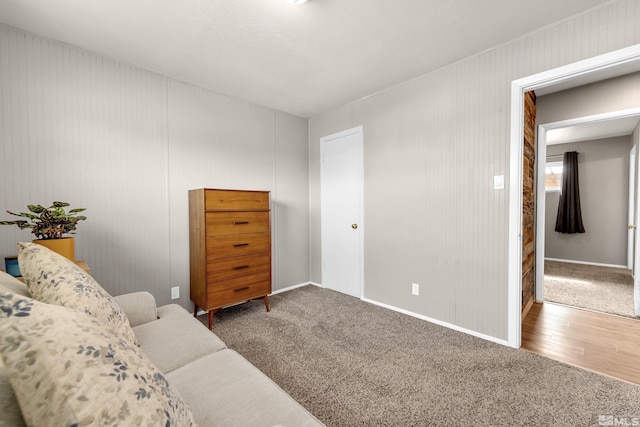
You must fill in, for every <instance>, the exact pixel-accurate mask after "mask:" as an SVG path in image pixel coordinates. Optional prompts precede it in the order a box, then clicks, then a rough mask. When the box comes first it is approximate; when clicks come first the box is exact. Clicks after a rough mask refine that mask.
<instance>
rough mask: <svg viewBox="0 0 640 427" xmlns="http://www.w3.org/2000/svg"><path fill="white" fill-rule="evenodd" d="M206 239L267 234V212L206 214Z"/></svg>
mask: <svg viewBox="0 0 640 427" xmlns="http://www.w3.org/2000/svg"><path fill="white" fill-rule="evenodd" d="M206 222H207V237H211V236H220V235H225V234H244V233H267V232H269V225H270V224H269V212H207V214H206Z"/></svg>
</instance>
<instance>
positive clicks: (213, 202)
mask: <svg viewBox="0 0 640 427" xmlns="http://www.w3.org/2000/svg"><path fill="white" fill-rule="evenodd" d="M269 215H270V210H269V192H268V191H240V190H216V189H204V188H201V189H197V190H190V191H189V256H190V272H191V288H190V289H191V300H192V301H193V302H194V303H195V311H194V315H195V314H196V313H197V312H198V307H200V308H202V309H203V310H206V311H208V312H209V329H211V326H212V324H213V315H214V313H215V312H216V311H218V310H219V309H221V308H223V307H226V306H229V305H232V304H236V303H239V302H243V301H247V300H250V299H255V298H262V299H264V303H265V306H266V308H267V311H269V299H268V295H269V294H270V293H271V227H270V224H271V221H270V218H269Z"/></svg>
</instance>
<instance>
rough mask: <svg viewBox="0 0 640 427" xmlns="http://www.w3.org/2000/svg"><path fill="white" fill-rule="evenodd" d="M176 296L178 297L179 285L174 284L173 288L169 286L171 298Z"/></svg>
mask: <svg viewBox="0 0 640 427" xmlns="http://www.w3.org/2000/svg"><path fill="white" fill-rule="evenodd" d="M178 298H180V287H179V286H174V287H173V288H171V299H178Z"/></svg>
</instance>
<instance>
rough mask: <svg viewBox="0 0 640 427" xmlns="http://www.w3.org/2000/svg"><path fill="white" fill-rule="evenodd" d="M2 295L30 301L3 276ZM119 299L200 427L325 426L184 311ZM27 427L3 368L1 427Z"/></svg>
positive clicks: (134, 297)
mask: <svg viewBox="0 0 640 427" xmlns="http://www.w3.org/2000/svg"><path fill="white" fill-rule="evenodd" d="M3 291H4V292H11V293H14V294H19V295H23V296H29V292H28V290H27V287H26V286H25V285H24V284H22V283H21V282H19V281H18V280H16V279H15V278H13V277H11V276H9V275H8V274H6V273H4V272H0V292H3ZM115 299H116V301H117V303H118V305H120V307H121V308H122V309H123V310H124V312H125V313H126V315H127V318H128V319H129V323H130V324H131V326H132V327H133V331H134V333H135V337H136V339H137V340H138V343H139V345H140V349H141V350H142V351H143V352H144V353H145V354H146V355H147V356H148V357H149V359H151V361H152V362H153V363H155V365H156V367H157V368H158V369H159V370H160V371H161V372H162V373H164V374H165V377H166V379H167V380H168V382H169V383H170V384H171V385H172V386H173V387H174V388H175V389H177V390H178V392H179V393H180V395H181V396H182V398H183V399H184V401H185V402H186V403H187V405H188V406H189V407H190V408H191V411H192V413H193V419H194V420H195V422H196V423H197V425H199V426H203V427H204V426H225V427H229V426H243V427H247V426H290V427H294V426H296V427H298V426H322V425H323V424H322V423H321V422H320V421H318V420H317V419H316V418H315V417H314V416H313V415H311V414H310V413H309V412H307V411H306V410H305V409H304V408H303V407H302V406H301V405H300V404H298V403H297V402H296V401H295V400H293V399H292V398H291V397H290V396H289V395H288V394H287V393H285V392H284V391H283V390H282V389H281V388H280V387H278V386H277V385H276V384H275V383H274V382H273V381H271V380H270V379H269V378H268V377H267V376H266V375H264V374H263V373H262V372H261V371H259V370H258V369H257V368H255V367H254V366H253V365H252V364H251V363H249V362H248V361H247V360H246V359H245V358H243V357H242V356H241V355H239V354H238V353H236V352H235V351H233V350H231V349H229V348H228V347H227V346H226V345H225V343H224V342H222V340H220V339H219V338H218V337H217V336H216V335H215V334H214V333H212V332H211V331H209V330H208V329H207V328H206V327H205V326H204V325H202V324H201V323H200V322H199V321H198V320H197V319H195V318H194V317H193V316H192V315H191V314H190V313H188V312H187V311H186V310H185V309H183V308H182V307H180V306H178V305H175V304H170V305H165V306H162V307H156V302H155V298H154V297H153V296H152V295H151V294H150V293H148V292H137V293H132V294H126V295H121V296H117V297H115ZM0 321H2V319H0ZM0 361H1V360H0ZM23 425H25V422H24V420H23V418H22V414H21V411H20V407H19V405H18V402H17V400H16V397H15V395H14V393H13V389H12V387H11V384H10V382H9V379H8V377H7V375H6V373H5V369H4V368H3V366H2V364H1V363H0V426H23Z"/></svg>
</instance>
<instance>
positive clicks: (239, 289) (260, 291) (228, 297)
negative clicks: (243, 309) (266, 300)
mask: <svg viewBox="0 0 640 427" xmlns="http://www.w3.org/2000/svg"><path fill="white" fill-rule="evenodd" d="M270 292H271V282H270V281H269V280H266V281H261V282H252V283H248V284H241V285H237V286H235V287H232V288H227V289H221V290H217V289H216V290H212V289H210V290H209V293H208V301H209V305H210V306H211V308H214V307H215V308H220V307H224V306H226V305H231V304H236V303H238V302H242V301H246V300H250V299H254V298H259V297H262V296H265V295H269V293H270Z"/></svg>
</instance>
